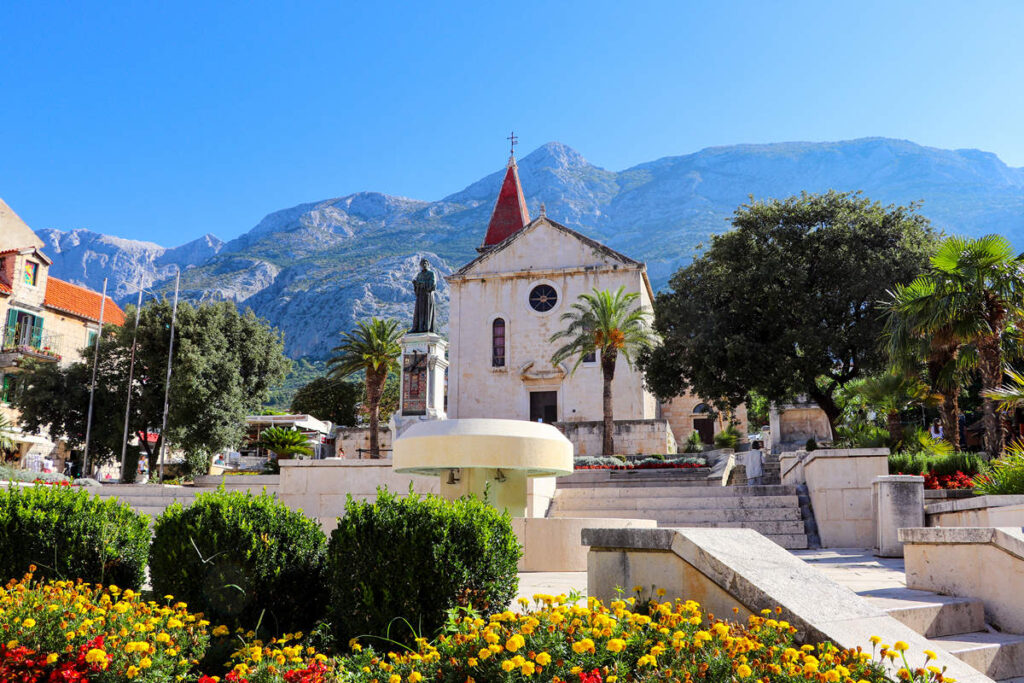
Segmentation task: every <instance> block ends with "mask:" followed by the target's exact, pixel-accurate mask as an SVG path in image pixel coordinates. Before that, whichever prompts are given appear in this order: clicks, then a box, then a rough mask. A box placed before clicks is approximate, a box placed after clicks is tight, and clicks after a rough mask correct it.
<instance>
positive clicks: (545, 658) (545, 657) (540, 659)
mask: <svg viewBox="0 0 1024 683" xmlns="http://www.w3.org/2000/svg"><path fill="white" fill-rule="evenodd" d="M537 663H538V664H540V665H541V666H547V665H548V664H550V663H551V655H549V654H548V653H547V652H541V653H540V654H539V655H537Z"/></svg>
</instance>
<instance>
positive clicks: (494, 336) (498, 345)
mask: <svg viewBox="0 0 1024 683" xmlns="http://www.w3.org/2000/svg"><path fill="white" fill-rule="evenodd" d="M491 367H493V368H503V367H505V319H504V318H495V319H494V322H493V323H491Z"/></svg>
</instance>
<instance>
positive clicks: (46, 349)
mask: <svg viewBox="0 0 1024 683" xmlns="http://www.w3.org/2000/svg"><path fill="white" fill-rule="evenodd" d="M2 329H3V337H2V338H0V369H2V368H11V367H16V366H17V365H19V364H20V362H21V361H22V360H23V359H25V358H32V359H36V360H43V361H59V360H60V359H61V357H62V355H63V353H64V348H63V347H64V335H62V334H55V333H53V332H46V331H44V330H43V326H42V325H39V324H28V323H25V322H17V323H14V324H8V325H4V326H3V328H2Z"/></svg>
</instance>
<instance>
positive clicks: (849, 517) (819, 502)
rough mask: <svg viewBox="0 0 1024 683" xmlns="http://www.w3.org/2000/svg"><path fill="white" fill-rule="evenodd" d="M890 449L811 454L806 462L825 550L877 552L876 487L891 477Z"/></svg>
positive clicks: (857, 449)
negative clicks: (856, 549)
mask: <svg viewBox="0 0 1024 683" xmlns="http://www.w3.org/2000/svg"><path fill="white" fill-rule="evenodd" d="M888 458H889V449H888V448H851V449H835V450H819V451H811V452H810V453H808V454H807V456H806V457H805V458H804V459H803V471H804V477H805V479H806V481H807V490H808V492H809V493H810V497H811V507H812V508H813V509H814V517H815V520H816V521H817V523H818V532H819V535H820V536H821V545H822V547H824V548H873V547H874V545H875V524H874V510H873V507H872V498H871V492H872V485H873V483H874V481H875V478H876V477H883V476H886V475H888V474H889V461H888Z"/></svg>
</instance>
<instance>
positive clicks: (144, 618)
mask: <svg viewBox="0 0 1024 683" xmlns="http://www.w3.org/2000/svg"><path fill="white" fill-rule="evenodd" d="M165 600H166V604H165V605H161V604H159V603H157V602H155V601H144V600H142V599H140V597H139V596H138V594H136V593H133V592H132V591H130V590H125V591H122V590H119V589H118V588H116V587H114V586H108V587H102V586H93V585H88V584H83V583H81V582H69V581H55V582H47V583H36V582H34V581H33V580H32V577H31V575H28V576H26V577H25V578H24V579H22V580H21V581H17V582H15V581H12V582H10V583H9V584H8V585H7V586H6V587H5V588H3V589H0V634H2V638H0V680H3V681H19V682H20V683H43V682H47V683H49V682H53V681H78V682H81V683H86V682H87V681H94V682H99V683H114V682H121V681H134V682H146V683H149V682H154V683H155V682H157V681H161V682H162V681H174V680H184V681H197V682H198V683H214V682H215V681H217V680H222V681H231V682H233V683H327V682H328V681H343V682H344V683H421V682H428V683H434V682H437V683H466V682H467V681H469V682H471V683H475V682H476V681H480V683H485V682H486V683H491V682H495V683H497V682H499V681H500V682H502V683H519V682H525V681H538V682H541V681H543V682H545V683H547V682H551V683H616V682H619V683H626V682H627V681H630V682H631V681H655V680H676V681H679V680H687V681H689V680H696V679H704V680H708V681H743V680H747V679H749V680H750V681H751V683H754V681H763V682H765V683H783V682H785V683H793V682H799V681H807V682H808V683H851V682H852V681H857V682H863V681H870V682H871V683H881V682H883V681H889V680H890V679H889V678H888V677H887V676H886V674H885V672H884V669H883V667H882V665H881V661H882V659H883V658H889V659H891V660H892V661H894V662H899V663H902V665H903V669H902V670H901V671H900V672H899V678H901V679H903V680H910V681H915V682H916V683H938V682H940V681H942V680H943V678H942V672H941V671H940V670H939V669H937V668H935V667H929V666H928V662H929V661H930V659H931V657H932V655H930V654H929V653H927V652H926V653H925V656H924V661H923V663H922V665H921V666H920V667H917V668H912V667H911V666H910V665H909V664H908V663H907V659H906V657H905V653H904V651H905V650H906V649H907V646H906V644H905V643H896V644H895V645H894V646H892V647H891V648H890V646H888V645H884V644H881V645H880V639H877V638H873V639H872V642H873V643H875V644H876V645H879V647H878V649H877V652H872V653H866V652H861V651H854V650H841V649H838V648H836V647H835V646H834V645H830V644H828V643H825V644H822V645H818V646H812V645H803V646H800V645H798V644H797V643H796V642H795V640H794V638H795V633H796V629H794V628H793V627H792V626H790V625H789V624H788V623H786V622H785V621H782V620H779V619H778V618H777V616H776V615H773V614H772V613H770V612H769V611H767V610H766V611H764V612H763V613H762V614H761V615H756V616H751V617H750V618H749V620H748V623H747V624H745V625H741V624H737V623H731V622H726V621H722V620H719V619H714V618H713V617H712V616H711V615H709V614H706V613H704V612H702V610H701V608H700V605H698V604H697V603H695V602H693V601H687V602H683V601H676V602H665V603H660V604H659V603H657V602H650V603H646V602H641V603H637V601H636V600H635V599H634V598H630V599H627V600H616V601H613V602H611V603H610V604H609V605H607V606H605V605H603V604H602V603H601V602H599V601H598V600H596V599H590V600H588V601H587V603H586V604H585V605H580V604H576V602H577V601H574V600H573V599H570V598H566V596H564V595H563V596H557V597H555V596H550V595H537V596H534V600H535V602H534V604H533V605H532V610H530V611H526V612H524V613H523V614H515V613H513V612H510V611H505V612H500V613H498V614H495V615H493V616H491V617H490V618H489V619H483V618H481V617H480V616H478V615H477V614H476V613H473V612H471V611H467V610H464V609H462V610H459V609H456V610H452V612H451V613H450V616H449V619H448V621H447V623H446V624H445V625H444V627H443V628H442V629H441V632H440V635H439V636H438V637H437V638H436V639H434V640H428V639H427V638H417V639H415V642H414V644H413V645H412V646H411V647H406V646H403V645H400V643H398V642H396V641H395V640H392V639H390V638H379V639H369V638H367V639H364V642H365V643H366V646H365V647H364V646H363V645H362V644H360V643H359V642H358V641H357V640H352V641H350V642H349V650H350V652H349V653H348V654H346V655H343V656H335V657H328V656H326V655H325V654H323V653H318V652H317V651H316V650H315V649H314V648H312V647H310V646H309V645H308V644H306V643H304V642H303V640H302V638H303V634H301V633H296V634H285V636H283V637H282V638H280V639H275V640H271V641H269V642H267V643H263V642H260V641H257V640H253V638H254V637H255V634H254V633H253V632H252V631H249V632H245V633H243V632H242V631H241V629H238V630H236V631H235V632H233V633H232V632H230V631H229V630H228V629H227V628H226V627H224V626H217V627H215V628H210V625H209V623H208V622H207V621H205V620H203V619H202V617H201V615H198V614H192V613H190V612H189V611H188V609H187V606H186V605H185V604H184V603H181V602H173V598H171V597H170V596H165ZM523 602H524V604H523V606H524V607H527V606H529V603H528V602H526V601H523ZM405 627H406V628H411V626H409V625H408V624H406V625H405ZM396 628H398V627H397V626H396ZM392 636H393V637H395V638H397V637H400V634H396V633H393V634H392ZM211 641H212V642H213V643H214V645H213V646H212V647H211V648H210V651H211V652H215V651H220V650H223V648H224V647H226V646H230V645H231V644H232V643H234V646H233V647H231V648H229V649H226V650H223V652H224V653H227V652H230V651H231V650H232V649H233V650H234V653H233V654H231V655H230V660H229V661H228V662H227V664H226V665H223V668H220V663H221V662H223V659H218V658H213V659H212V660H211V661H213V662H214V663H213V664H211V665H210V666H211V667H213V668H217V669H218V671H215V672H211V671H209V670H208V671H207V672H206V673H205V674H203V673H201V667H200V666H199V662H200V660H201V659H202V658H203V654H204V653H205V652H206V650H207V647H208V646H209V645H210V643H211ZM376 643H380V644H381V645H383V646H385V648H386V647H388V646H395V651H387V650H386V649H382V650H377V649H375V648H374V647H372V646H371V644H376ZM223 656H224V657H227V655H226V654H225V655H223ZM207 659H208V660H209V659H210V658H209V657H208V658H207ZM224 671H226V673H223V672H224Z"/></svg>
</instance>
